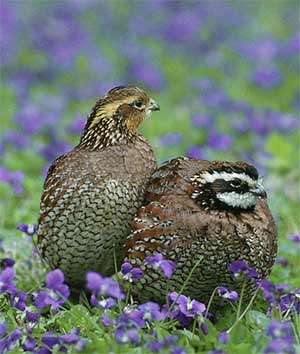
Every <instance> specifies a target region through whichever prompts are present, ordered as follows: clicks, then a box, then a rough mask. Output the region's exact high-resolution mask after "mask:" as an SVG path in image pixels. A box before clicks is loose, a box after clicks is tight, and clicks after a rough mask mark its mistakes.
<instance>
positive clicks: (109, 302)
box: [91, 294, 116, 310]
mask: <svg viewBox="0 0 300 354" xmlns="http://www.w3.org/2000/svg"><path fill="white" fill-rule="evenodd" d="M91 304H92V305H93V306H95V307H99V308H100V309H102V310H105V309H110V308H112V307H113V306H115V305H116V300H115V299H113V298H112V297H108V298H107V299H102V300H99V299H98V298H97V296H96V295H94V294H93V295H92V296H91Z"/></svg>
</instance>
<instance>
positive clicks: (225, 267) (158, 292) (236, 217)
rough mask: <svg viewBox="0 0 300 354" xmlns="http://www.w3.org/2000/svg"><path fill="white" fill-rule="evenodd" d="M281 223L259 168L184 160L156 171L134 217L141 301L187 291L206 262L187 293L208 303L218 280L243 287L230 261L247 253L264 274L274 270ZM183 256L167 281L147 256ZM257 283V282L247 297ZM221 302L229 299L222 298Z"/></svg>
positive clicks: (129, 255) (129, 245) (130, 244)
mask: <svg viewBox="0 0 300 354" xmlns="http://www.w3.org/2000/svg"><path fill="white" fill-rule="evenodd" d="M276 237H277V235H276V227H275V223H274V220H273V217H272V215H271V213H270V210H269V208H268V205H267V201H266V192H265V190H264V188H263V186H262V185H261V182H260V179H259V176H258V173H257V170H256V169H255V167H253V166H251V165H248V164H247V163H245V162H226V161H213V162H209V161H201V160H194V159H189V158H185V157H184V158H182V157H181V158H177V159H174V160H171V161H169V162H167V163H165V164H164V165H163V166H162V167H160V168H159V169H158V170H157V171H156V172H154V173H153V174H152V177H151V179H150V183H149V186H148V188H147V190H146V196H145V204H144V206H142V207H141V208H140V209H139V211H138V212H137V215H136V217H135V219H134V221H133V222H132V233H131V234H130V235H129V237H128V240H127V242H126V244H125V249H126V258H125V260H126V261H129V262H130V263H131V264H132V265H134V266H139V267H141V268H142V269H143V270H144V277H143V278H142V279H141V280H139V281H138V282H137V283H136V284H134V289H135V292H136V294H137V296H138V298H139V300H141V301H147V300H154V301H158V302H164V301H165V292H166V289H167V288H168V289H169V291H172V290H176V291H179V290H180V288H181V286H182V285H183V283H184V281H185V280H186V279H187V278H188V276H189V274H190V272H191V270H192V268H193V267H194V266H195V264H196V263H197V262H198V260H199V265H198V266H197V267H196V269H195V270H194V272H193V273H192V275H191V278H190V280H189V281H188V283H187V285H186V287H185V289H184V291H183V293H184V294H185V295H188V296H190V297H191V298H195V299H198V300H200V301H204V302H205V301H208V299H209V297H210V295H211V294H212V292H213V290H214V289H215V288H216V287H217V286H225V287H227V288H229V289H231V290H233V289H234V290H240V289H241V286H242V285H241V284H242V280H240V281H238V280H234V278H233V277H232V273H231V272H230V271H229V266H230V264H231V263H232V262H234V261H236V260H239V259H242V260H244V261H246V262H247V263H248V266H250V267H255V268H256V269H257V271H258V272H259V273H260V276H261V277H266V276H267V275H269V273H270V271H271V268H272V265H273V263H274V261H275V256H276V252H277V244H276ZM155 253H161V254H162V255H163V256H164V258H166V259H169V260H172V261H175V262H176V265H177V266H176V269H175V271H174V273H173V276H172V278H171V279H170V280H168V282H169V284H167V280H166V278H165V277H164V276H162V274H161V272H160V270H159V269H156V270H155V269H152V268H151V266H150V265H149V264H148V263H147V262H146V261H145V258H146V257H147V256H152V255H154V254H155ZM254 288H255V286H254V284H253V282H251V281H250V280H249V284H247V285H246V290H245V295H247V296H245V298H244V299H246V298H247V297H248V298H249V296H250V295H251V293H252V292H253V290H254ZM220 301H221V300H220Z"/></svg>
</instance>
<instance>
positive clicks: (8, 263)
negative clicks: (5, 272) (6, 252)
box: [0, 258, 15, 269]
mask: <svg viewBox="0 0 300 354" xmlns="http://www.w3.org/2000/svg"><path fill="white" fill-rule="evenodd" d="M14 265H15V260H14V259H11V258H3V259H1V260H0V266H1V268H3V269H4V268H7V267H13V266H14Z"/></svg>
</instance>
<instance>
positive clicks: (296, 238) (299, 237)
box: [287, 234, 300, 243]
mask: <svg viewBox="0 0 300 354" xmlns="http://www.w3.org/2000/svg"><path fill="white" fill-rule="evenodd" d="M287 238H288V239H289V240H291V241H292V242H294V243H299V242H300V234H290V235H288V237H287Z"/></svg>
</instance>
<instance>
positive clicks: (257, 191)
mask: <svg viewBox="0 0 300 354" xmlns="http://www.w3.org/2000/svg"><path fill="white" fill-rule="evenodd" d="M251 193H252V194H254V195H256V196H258V197H261V198H267V193H266V191H265V188H264V186H263V185H262V184H260V183H256V185H255V188H253V189H251Z"/></svg>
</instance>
